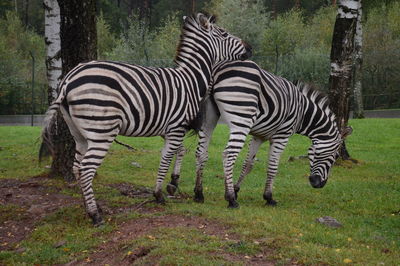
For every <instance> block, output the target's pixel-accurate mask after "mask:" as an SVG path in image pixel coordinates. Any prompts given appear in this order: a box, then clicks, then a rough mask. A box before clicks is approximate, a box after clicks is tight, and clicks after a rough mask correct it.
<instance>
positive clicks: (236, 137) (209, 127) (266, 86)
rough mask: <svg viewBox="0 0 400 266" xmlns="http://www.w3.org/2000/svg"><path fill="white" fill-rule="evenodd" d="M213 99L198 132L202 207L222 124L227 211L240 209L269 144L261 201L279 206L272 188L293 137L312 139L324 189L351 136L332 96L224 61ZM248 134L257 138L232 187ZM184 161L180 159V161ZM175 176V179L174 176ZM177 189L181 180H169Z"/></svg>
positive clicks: (314, 166) (313, 179) (314, 174)
mask: <svg viewBox="0 0 400 266" xmlns="http://www.w3.org/2000/svg"><path fill="white" fill-rule="evenodd" d="M214 71H215V72H214V74H213V82H214V83H213V88H212V90H211V94H212V97H211V98H210V99H209V100H208V103H207V104H206V105H205V106H207V111H206V116H207V119H206V120H205V121H204V123H203V125H202V127H201V130H200V132H199V145H198V147H197V150H196V159H197V160H196V184H195V189H194V192H195V198H194V199H195V201H198V202H203V201H204V196H203V193H202V173H203V168H204V164H205V162H206V161H207V160H208V154H207V149H208V145H209V142H210V139H211V135H212V132H213V130H214V128H215V127H216V124H217V122H218V120H219V119H221V120H223V121H224V122H225V123H227V125H228V127H229V130H230V136H229V141H228V144H227V146H226V147H225V150H224V152H223V167H224V174H225V199H226V200H227V201H228V202H229V205H228V207H230V208H235V207H238V206H239V204H238V203H237V201H236V199H237V195H238V192H239V190H240V185H241V183H242V181H243V179H244V177H245V176H246V175H247V174H249V173H250V171H251V169H252V167H253V164H254V158H255V155H256V153H257V151H258V149H259V147H260V145H261V144H262V143H263V142H265V141H267V140H268V141H269V146H270V149H269V160H268V170H267V180H266V185H265V190H264V194H263V197H264V199H265V200H266V204H267V205H272V206H274V205H276V204H277V202H276V201H275V200H274V199H273V197H272V188H273V182H274V179H275V176H276V174H277V171H278V163H279V159H280V155H281V153H282V152H283V150H284V149H285V147H286V144H287V142H288V139H289V137H290V136H292V135H293V134H296V133H297V134H301V135H305V136H308V137H309V138H310V139H311V141H312V145H311V147H310V148H309V150H308V157H309V161H310V171H311V174H310V176H309V181H310V184H311V185H312V186H313V187H314V188H322V187H323V186H324V185H325V184H326V182H327V180H328V176H329V172H330V169H331V167H332V165H333V164H334V162H335V160H336V159H337V157H338V155H339V148H340V146H341V144H342V142H343V139H344V138H345V137H346V136H348V135H349V134H351V131H352V129H351V128H350V127H347V128H345V129H344V130H343V132H342V133H340V132H339V130H338V127H337V123H336V121H335V115H334V114H333V112H332V111H331V110H330V108H329V101H328V97H326V96H325V95H323V94H322V93H321V92H319V91H317V90H315V89H313V88H312V87H311V86H309V85H307V84H304V83H300V82H299V83H297V84H294V83H292V82H290V81H288V80H286V79H284V78H282V77H279V76H276V75H273V74H272V73H269V72H267V71H265V70H263V69H261V68H260V67H259V66H258V65H257V64H256V63H254V62H252V61H231V62H223V63H221V64H220V65H219V66H218V67H216V68H215V69H214ZM248 134H251V135H252V136H253V138H252V140H251V142H250V146H249V152H248V155H247V158H246V160H245V162H244V164H243V168H242V171H241V174H240V177H239V180H238V182H237V183H236V184H235V185H233V180H232V175H233V167H234V165H235V161H236V159H237V156H238V154H239V152H240V151H241V149H242V148H243V145H244V143H245V140H246V137H247V135H248ZM178 162H180V160H178ZM175 175H177V174H176V173H175ZM171 183H172V184H173V185H176V184H177V180H173V179H172V180H171Z"/></svg>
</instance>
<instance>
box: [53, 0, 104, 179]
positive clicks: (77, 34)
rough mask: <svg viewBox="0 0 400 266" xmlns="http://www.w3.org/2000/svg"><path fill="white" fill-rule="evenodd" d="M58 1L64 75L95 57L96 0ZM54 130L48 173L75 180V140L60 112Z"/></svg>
mask: <svg viewBox="0 0 400 266" xmlns="http://www.w3.org/2000/svg"><path fill="white" fill-rule="evenodd" d="M58 4H59V6H60V14H61V27H60V37H61V60H62V74H63V76H64V75H66V74H67V73H68V72H69V71H70V70H71V69H72V68H74V67H75V66H76V65H78V64H79V63H82V62H87V61H91V60H94V59H96V58H97V39H96V38H97V33H96V1H95V0H58ZM55 131H56V132H55V135H54V139H55V141H54V142H55V152H54V153H55V154H54V155H55V156H54V158H53V163H52V167H51V169H52V173H53V174H56V175H62V176H64V178H65V179H66V180H68V181H72V180H74V179H75V178H74V176H73V173H72V164H73V161H74V153H75V142H74V140H73V138H72V136H71V134H70V132H69V129H68V126H67V125H66V123H65V122H64V120H63V119H62V116H61V113H60V112H59V113H58V114H57V123H56V127H55Z"/></svg>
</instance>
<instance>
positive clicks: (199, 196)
mask: <svg viewBox="0 0 400 266" xmlns="http://www.w3.org/2000/svg"><path fill="white" fill-rule="evenodd" d="M193 200H194V201H195V202H197V203H204V195H203V191H201V190H199V191H196V190H195V191H194V198H193Z"/></svg>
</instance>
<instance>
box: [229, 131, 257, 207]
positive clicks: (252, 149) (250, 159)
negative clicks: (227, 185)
mask: <svg viewBox="0 0 400 266" xmlns="http://www.w3.org/2000/svg"><path fill="white" fill-rule="evenodd" d="M262 143H263V139H261V138H258V137H253V138H252V139H251V142H250V146H249V152H248V153H247V158H246V161H245V162H244V164H243V167H242V172H241V173H240V177H239V180H238V181H237V183H236V184H235V185H234V189H235V197H236V199H237V197H238V193H239V191H240V185H241V183H242V181H243V180H244V178H245V177H246V176H247V175H248V174H249V173H250V172H251V170H252V169H253V165H254V159H255V157H256V154H257V151H258V149H259V148H260V145H261V144H262Z"/></svg>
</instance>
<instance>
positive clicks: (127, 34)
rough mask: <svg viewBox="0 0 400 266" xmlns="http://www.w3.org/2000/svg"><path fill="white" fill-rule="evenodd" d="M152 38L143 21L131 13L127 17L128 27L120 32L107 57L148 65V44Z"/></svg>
mask: <svg viewBox="0 0 400 266" xmlns="http://www.w3.org/2000/svg"><path fill="white" fill-rule="evenodd" d="M152 39H153V33H152V32H150V30H149V28H148V26H147V25H146V24H145V22H144V21H141V20H139V15H138V14H137V13H136V14H133V15H132V16H131V17H129V19H128V28H127V29H126V30H125V31H123V32H122V33H121V38H120V42H119V43H118V44H117V46H116V47H115V49H114V50H113V51H112V52H111V54H110V56H109V58H110V59H112V60H116V61H124V62H128V63H134V64H139V65H148V59H149V58H148V46H149V44H150V43H151V41H152Z"/></svg>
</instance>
